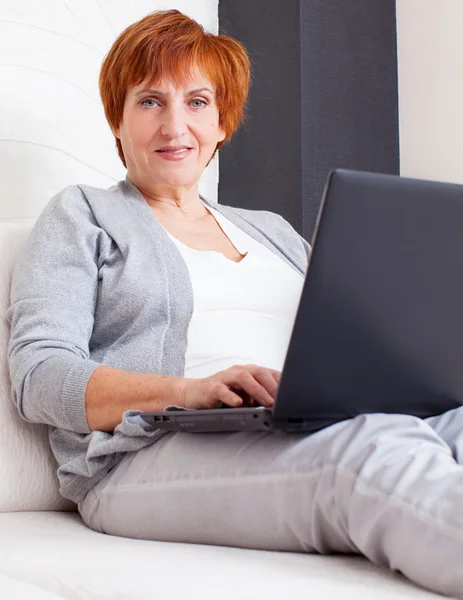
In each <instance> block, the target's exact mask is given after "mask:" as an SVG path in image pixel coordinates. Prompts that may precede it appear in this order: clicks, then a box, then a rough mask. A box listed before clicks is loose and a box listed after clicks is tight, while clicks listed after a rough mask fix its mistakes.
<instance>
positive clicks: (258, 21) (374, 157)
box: [219, 0, 399, 240]
mask: <svg viewBox="0 0 463 600" xmlns="http://www.w3.org/2000/svg"><path fill="white" fill-rule="evenodd" d="M219 25H220V32H221V33H224V34H227V35H232V36H234V37H236V38H237V39H239V40H240V41H242V42H243V43H244V44H245V46H246V47H247V49H248V51H249V53H250V55H251V60H252V64H253V84H252V87H251V94H250V103H249V107H248V119H247V121H246V123H245V125H244V126H243V127H242V128H241V129H240V130H239V132H238V133H237V134H236V136H235V137H234V138H233V140H232V142H231V143H230V144H229V145H227V146H225V147H224V148H223V149H222V151H221V153H220V182H219V201H220V202H221V203H223V204H229V205H231V206H243V207H249V208H253V209H264V210H272V211H275V212H278V213H280V214H281V215H283V216H284V217H285V218H286V219H287V220H288V221H290V223H292V225H293V226H294V227H295V228H296V229H297V230H298V231H299V232H300V233H302V235H304V237H306V238H307V239H309V240H310V238H311V236H312V233H313V228H314V225H315V219H316V214H317V211H318V207H319V203H320V199H321V194H322V190H323V186H324V183H325V180H326V176H327V174H328V172H329V170H330V169H333V168H337V167H345V168H354V169H363V170H369V171H379V172H387V173H398V170H399V149H398V148H399V146H398V143H399V142H398V100H397V48H396V21H395V1H394V0H352V1H351V0H349V1H347V0H329V1H328V0H285V1H283V0H220V3H219Z"/></svg>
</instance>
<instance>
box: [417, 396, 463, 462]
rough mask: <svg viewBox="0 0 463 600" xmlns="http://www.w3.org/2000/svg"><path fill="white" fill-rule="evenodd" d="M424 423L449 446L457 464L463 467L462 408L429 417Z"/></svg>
mask: <svg viewBox="0 0 463 600" xmlns="http://www.w3.org/2000/svg"><path fill="white" fill-rule="evenodd" d="M426 423H427V424H428V425H429V426H430V427H432V428H433V429H434V431H435V432H436V433H437V435H438V436H439V437H440V438H442V439H443V440H444V442H445V443H446V444H447V445H448V446H450V449H451V451H452V455H453V458H454V459H455V460H456V461H457V463H458V464H459V465H463V406H460V408H455V409H454V410H449V411H447V412H445V413H443V414H442V415H438V416H437V417H430V418H429V419H426Z"/></svg>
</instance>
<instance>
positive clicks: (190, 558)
mask: <svg viewBox="0 0 463 600" xmlns="http://www.w3.org/2000/svg"><path fill="white" fill-rule="evenodd" d="M28 232H29V226H25V225H18V224H12V223H5V222H3V223H2V222H0V257H1V258H0V428H1V437H0V598H2V599H5V600H14V599H16V598H21V599H28V600H55V599H59V598H61V599H62V598H66V599H68V600H91V599H98V600H101V599H120V600H132V599H133V600H135V599H137V600H141V599H145V598H156V599H157V600H164V599H169V600H171V599H172V598H188V599H189V600H192V599H196V598H198V599H201V600H209V599H211V600H212V599H214V600H216V598H217V597H221V598H230V600H231V599H233V600H238V599H240V600H241V599H248V598H249V599H251V598H252V599H256V598H265V599H266V600H273V599H275V600H277V599H278V600H281V598H282V597H283V598H294V599H296V598H317V600H323V599H325V598H326V599H327V598H329V599H333V598H343V599H350V598H352V599H355V600H358V599H359V598H368V597H370V598H374V599H375V600H383V599H386V598H387V599H394V600H401V599H413V598H417V599H418V598H422V599H423V600H424V599H425V598H429V599H430V598H440V597H441V596H438V595H437V594H433V593H430V592H427V591H425V590H422V589H421V588H418V587H417V586H415V585H413V584H411V583H409V582H407V581H406V580H405V579H404V578H403V577H401V576H400V575H397V574H393V573H390V572H389V571H387V570H386V569H382V568H378V567H375V566H373V565H372V564H370V563H369V562H368V561H366V560H364V559H362V558H359V557H342V556H328V557H322V556H314V555H303V554H289V553H278V552H262V551H253V550H242V549H236V548H222V547H212V546H197V545H191V544H171V543H163V542H150V541H139V540H130V539H125V538H117V537H111V536H106V535H103V534H99V533H95V532H94V531H91V530H90V529H88V528H87V527H86V526H85V525H84V524H83V522H82V521H81V519H80V517H79V515H78V513H77V512H75V506H74V505H73V504H72V503H70V502H67V501H64V500H63V499H62V498H61V497H60V496H59V493H58V487H57V481H56V475H55V470H56V465H55V463H54V459H53V457H52V455H51V453H50V450H49V448H48V444H47V431H46V427H45V426H42V425H32V424H29V423H26V422H24V421H22V420H21V419H20V418H19V416H18V414H17V413H16V409H15V408H14V406H13V404H12V402H11V400H10V389H9V387H10V384H9V376H8V367H7V360H6V345H7V339H8V325H7V322H6V319H5V311H6V308H7V306H8V301H9V290H10V279H11V269H12V265H13V263H14V259H15V256H16V254H17V252H18V250H19V249H20V247H21V246H22V244H23V243H24V241H25V239H26V237H27V234H28ZM134 509H135V510H136V507H134ZM211 526H212V525H211Z"/></svg>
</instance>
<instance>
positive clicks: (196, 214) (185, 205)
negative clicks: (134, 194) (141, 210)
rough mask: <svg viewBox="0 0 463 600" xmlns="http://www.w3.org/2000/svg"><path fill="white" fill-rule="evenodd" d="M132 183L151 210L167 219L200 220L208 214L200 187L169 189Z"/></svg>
mask: <svg viewBox="0 0 463 600" xmlns="http://www.w3.org/2000/svg"><path fill="white" fill-rule="evenodd" d="M128 177H129V179H130V181H131V182H132V183H133V184H134V185H135V186H136V187H137V188H138V190H139V191H140V193H141V194H142V196H143V198H144V199H145V201H146V202H147V204H148V205H149V207H150V208H151V210H152V211H153V212H154V213H155V214H156V215H159V216H161V215H162V216H163V217H164V218H166V219H170V218H177V219H192V220H195V219H198V218H202V217H204V216H205V215H206V214H208V211H207V209H206V208H205V207H204V205H203V203H202V202H201V198H200V197H199V191H198V186H197V185H195V186H193V187H191V188H185V187H182V188H174V187H172V188H169V187H167V186H157V185H155V184H144V183H141V182H137V181H134V180H133V179H132V178H131V177H130V174H129V175H128Z"/></svg>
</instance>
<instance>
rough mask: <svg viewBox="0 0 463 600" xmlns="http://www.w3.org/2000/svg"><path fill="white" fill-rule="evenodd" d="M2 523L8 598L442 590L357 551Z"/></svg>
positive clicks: (51, 518) (212, 597)
mask: <svg viewBox="0 0 463 600" xmlns="http://www.w3.org/2000/svg"><path fill="white" fill-rule="evenodd" d="M0 531H1V537H0V597H1V598H5V599H8V600H10V599H11V598H13V599H15V598H27V599H28V600H48V599H49V600H57V599H60V598H65V599H67V600H93V599H95V600H105V599H111V600H142V599H143V600H144V599H147V598H155V599H156V600H172V599H175V598H179V599H180V598H182V599H184V598H188V600H195V599H198V600H217V598H220V600H248V599H249V600H251V599H252V600H256V599H258V598H265V600H273V599H275V600H282V599H288V600H290V599H291V600H296V599H297V598H307V599H308V598H314V599H315V598H316V599H317V600H324V599H330V600H332V599H333V598H342V599H343V600H350V599H352V600H359V598H368V597H370V598H375V600H386V599H390V600H392V599H394V600H402V599H403V600H405V599H417V600H418V599H422V600H426V599H429V600H431V599H432V598H442V597H441V596H439V595H437V594H433V593H431V592H427V591H425V590H423V589H421V588H419V587H417V586H415V585H413V584H411V583H409V582H407V581H406V580H405V579H404V578H403V577H401V576H400V575H397V574H393V573H390V572H389V571H388V570H386V569H382V568H379V567H375V566H374V565H372V564H370V563H369V562H368V561H366V560H364V559H362V558H360V557H351V556H318V555H304V554H290V553H280V552H263V551H256V550H243V549H237V548H224V547H213V546H199V545H193V544H173V543H165V542H150V541H140V540H131V539H126V538H121V537H113V536H107V535H104V534H100V533H96V532H94V531H91V530H90V529H88V528H87V527H86V526H85V525H84V523H83V522H82V521H81V519H80V517H79V515H78V514H77V513H72V512H71V513H66V512H23V513H2V514H0Z"/></svg>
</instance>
